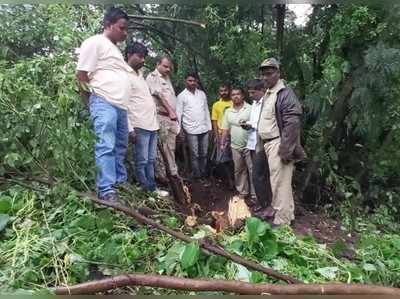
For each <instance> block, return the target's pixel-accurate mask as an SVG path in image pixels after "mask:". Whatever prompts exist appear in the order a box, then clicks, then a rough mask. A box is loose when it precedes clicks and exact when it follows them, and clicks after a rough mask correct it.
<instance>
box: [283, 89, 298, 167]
mask: <svg viewBox="0 0 400 299" xmlns="http://www.w3.org/2000/svg"><path fill="white" fill-rule="evenodd" d="M279 110H280V112H279V113H281V116H282V132H281V143H280V146H279V152H278V153H279V156H280V157H281V159H282V160H286V161H289V160H292V157H293V151H294V149H295V147H296V144H297V140H298V138H299V137H300V128H301V120H300V116H301V114H302V109H301V105H300V103H299V101H298V99H297V96H296V95H295V93H294V92H293V91H292V90H289V92H288V93H287V94H286V97H285V98H284V100H283V101H282V107H281V108H280V109H279Z"/></svg>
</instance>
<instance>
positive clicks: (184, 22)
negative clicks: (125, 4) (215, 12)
mask: <svg viewBox="0 0 400 299" xmlns="http://www.w3.org/2000/svg"><path fill="white" fill-rule="evenodd" d="M129 18H132V19H141V20H154V21H164V22H174V23H183V24H187V25H194V26H199V27H201V28H206V24H205V23H200V22H195V21H189V20H184V19H175V18H167V17H155V16H140V15H129Z"/></svg>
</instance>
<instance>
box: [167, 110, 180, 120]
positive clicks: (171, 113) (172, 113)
mask: <svg viewBox="0 0 400 299" xmlns="http://www.w3.org/2000/svg"><path fill="white" fill-rule="evenodd" d="M168 117H169V119H170V120H178V116H176V113H175V112H174V111H172V110H171V111H170V112H169V115H168Z"/></svg>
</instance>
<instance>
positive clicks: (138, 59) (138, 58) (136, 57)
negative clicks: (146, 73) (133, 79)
mask: <svg viewBox="0 0 400 299" xmlns="http://www.w3.org/2000/svg"><path fill="white" fill-rule="evenodd" d="M145 58H146V57H145V55H143V54H139V53H133V54H128V64H129V65H130V66H131V67H132V68H133V69H134V70H135V71H138V70H140V69H141V68H142V67H143V65H144V59H145Z"/></svg>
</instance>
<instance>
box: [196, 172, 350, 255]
mask: <svg viewBox="0 0 400 299" xmlns="http://www.w3.org/2000/svg"><path fill="white" fill-rule="evenodd" d="M188 186H189V190H190V192H191V195H192V201H193V203H196V204H197V205H199V207H200V208H201V210H200V211H199V215H198V216H200V217H210V216H211V212H212V211H217V212H224V217H226V215H227V212H228V202H229V199H231V198H232V196H233V195H235V194H236V192H235V191H233V190H229V188H228V186H227V184H226V183H225V182H224V181H222V180H220V179H209V180H202V181H192V182H190V183H188ZM295 206H296V210H295V213H296V219H295V221H294V223H293V225H292V228H293V230H294V232H295V233H296V235H298V236H307V235H309V236H313V237H314V238H315V239H316V240H317V242H319V243H323V244H327V245H328V246H330V247H335V246H338V244H340V246H342V247H343V250H342V254H341V255H343V256H344V257H347V258H350V259H351V258H352V257H353V255H354V248H355V244H356V242H357V239H358V236H357V234H355V233H349V232H348V231H346V230H345V229H344V228H343V227H342V225H341V223H340V221H339V220H336V219H332V218H330V217H329V216H328V215H326V214H325V213H321V212H316V211H310V210H308V209H306V208H304V207H302V206H301V204H300V203H296V205H295Z"/></svg>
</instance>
